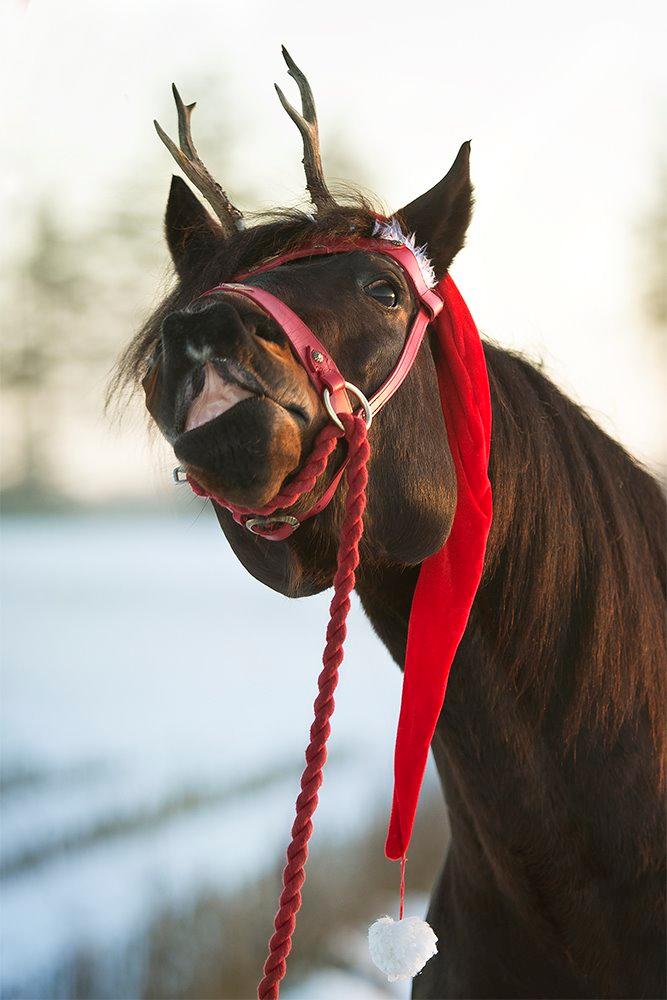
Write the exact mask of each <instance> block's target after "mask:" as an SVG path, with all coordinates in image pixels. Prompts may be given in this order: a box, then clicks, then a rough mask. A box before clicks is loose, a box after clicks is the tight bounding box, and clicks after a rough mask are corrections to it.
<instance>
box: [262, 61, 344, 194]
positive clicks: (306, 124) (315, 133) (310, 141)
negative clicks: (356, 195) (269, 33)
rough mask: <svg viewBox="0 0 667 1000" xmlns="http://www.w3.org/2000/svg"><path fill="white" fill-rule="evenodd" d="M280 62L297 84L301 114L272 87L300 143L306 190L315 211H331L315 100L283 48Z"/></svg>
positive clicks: (277, 88)
mask: <svg viewBox="0 0 667 1000" xmlns="http://www.w3.org/2000/svg"><path fill="white" fill-rule="evenodd" d="M283 58H284V60H285V62H286V63H287V72H288V73H289V75H290V76H291V77H292V78H293V79H294V80H296V83H297V86H298V88H299V93H300V95H301V108H302V112H303V114H301V115H300V114H299V112H298V111H297V110H296V109H295V108H293V107H292V105H291V104H290V103H289V101H288V100H287V98H286V97H285V95H284V94H283V92H282V90H281V89H280V87H279V86H278V84H277V83H276V84H275V88H276V93H277V94H278V97H279V99H280V103H281V104H282V106H283V108H284V109H285V111H286V112H287V114H288V115H289V116H290V118H291V119H292V121H293V122H294V124H295V125H296V127H297V128H298V130H299V132H300V133H301V138H302V139H303V166H304V170H305V173H306V187H307V188H308V191H309V192H310V197H311V199H312V202H313V204H314V205H315V207H316V208H317V209H326V208H331V207H332V206H334V205H335V204H336V201H335V199H334V197H333V195H332V194H331V192H330V191H329V188H328V187H327V184H326V181H325V179H324V170H323V169H322V157H321V154H320V133H319V128H318V125H317V114H316V112H315V100H314V98H313V92H312V90H311V89H310V84H309V83H308V80H307V79H306V77H305V76H304V74H303V73H302V72H301V70H300V69H299V67H298V66H297V65H296V63H295V62H294V60H293V59H292V57H291V55H290V54H289V52H288V51H287V49H286V48H285V46H284V45H283Z"/></svg>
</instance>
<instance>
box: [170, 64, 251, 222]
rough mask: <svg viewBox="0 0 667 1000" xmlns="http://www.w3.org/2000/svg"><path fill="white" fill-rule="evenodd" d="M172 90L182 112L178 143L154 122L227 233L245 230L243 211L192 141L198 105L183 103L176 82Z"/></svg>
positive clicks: (179, 117)
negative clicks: (211, 173) (194, 118)
mask: <svg viewBox="0 0 667 1000" xmlns="http://www.w3.org/2000/svg"><path fill="white" fill-rule="evenodd" d="M171 89H172V91H173V94H174V100H175V101H176V110H177V111H178V142H179V145H180V149H179V148H178V146H177V145H176V144H175V143H174V142H172V141H171V139H170V138H169V136H168V135H167V133H166V132H165V131H164V129H162V128H161V127H160V125H159V124H158V122H156V121H154V122H153V124H154V125H155V129H156V131H157V134H158V135H159V136H160V138H161V139H162V141H163V143H164V144H165V146H166V147H167V149H168V150H169V152H170V153H171V155H172V156H173V157H174V159H175V160H176V162H177V163H178V165H179V167H180V168H181V170H182V171H183V173H184V174H185V175H186V177H189V178H190V180H191V181H192V183H193V184H194V185H195V187H196V188H197V189H198V190H199V191H201V193H202V194H203V196H204V197H205V198H206V200H207V202H208V203H209V205H210V206H211V208H212V209H213V211H214V212H215V214H216V215H217V216H218V218H219V219H220V223H221V225H222V229H223V232H224V234H225V236H231V235H232V234H233V233H234V232H237V231H238V230H239V229H243V228H244V225H243V213H242V212H240V211H239V210H238V208H235V207H234V205H232V203H231V201H230V200H229V198H228V197H227V195H226V193H225V192H224V191H223V190H222V188H221V187H220V185H219V184H218V182H217V181H216V180H214V179H213V177H211V175H210V174H209V172H208V170H207V169H206V167H205V166H204V164H203V163H202V161H201V160H200V159H199V154H198V153H197V150H196V148H195V144H194V142H193V141H192V134H191V132H190V118H191V116H192V112H193V110H194V108H195V106H196V105H195V104H183V101H182V99H181V95H180V94H179V92H178V91H177V89H176V84H174V83H172V85H171Z"/></svg>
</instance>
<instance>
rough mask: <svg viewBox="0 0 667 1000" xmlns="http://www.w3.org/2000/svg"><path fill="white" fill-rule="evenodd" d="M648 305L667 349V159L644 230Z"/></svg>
mask: <svg viewBox="0 0 667 1000" xmlns="http://www.w3.org/2000/svg"><path fill="white" fill-rule="evenodd" d="M640 237H641V243H642V248H643V253H642V257H643V260H642V271H643V288H644V305H645V308H646V314H647V316H648V319H649V321H650V322H651V325H652V326H653V327H654V328H655V330H656V332H657V333H658V335H659V337H660V340H661V342H662V343H661V346H662V349H663V350H664V349H665V348H667V156H663V158H662V160H661V162H660V164H659V167H658V174H657V184H656V191H655V195H654V198H653V204H652V205H651V206H650V208H649V210H648V212H647V213H646V216H645V220H644V223H643V225H642V227H641V234H640Z"/></svg>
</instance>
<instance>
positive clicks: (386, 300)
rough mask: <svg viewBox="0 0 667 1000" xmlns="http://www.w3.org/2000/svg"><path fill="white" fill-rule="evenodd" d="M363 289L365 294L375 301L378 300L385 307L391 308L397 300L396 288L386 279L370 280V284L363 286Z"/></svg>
mask: <svg viewBox="0 0 667 1000" xmlns="http://www.w3.org/2000/svg"><path fill="white" fill-rule="evenodd" d="M364 291H365V292H366V295H370V297H371V298H372V299H375V301H376V302H379V303H380V305H381V306H385V307H386V308H387V309H393V308H394V306H395V305H396V303H397V302H398V292H397V291H396V288H395V287H394V286H393V285H392V283H391V282H390V281H386V280H385V279H384V278H378V279H377V281H371V283H370V285H365V286H364Z"/></svg>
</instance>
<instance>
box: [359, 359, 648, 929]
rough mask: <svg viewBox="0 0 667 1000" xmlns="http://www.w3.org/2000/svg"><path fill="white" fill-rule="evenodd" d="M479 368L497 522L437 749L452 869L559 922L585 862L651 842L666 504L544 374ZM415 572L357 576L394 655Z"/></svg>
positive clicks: (510, 364)
mask: <svg viewBox="0 0 667 1000" xmlns="http://www.w3.org/2000/svg"><path fill="white" fill-rule="evenodd" d="M489 367H490V375H491V385H492V396H493V402H494V443H493V446H492V463H491V478H492V481H493V488H494V511H495V518H494V527H493V529H492V535H491V538H490V542H489V551H488V558H487V567H486V570H485V576H484V579H483V583H482V586H481V588H480V591H479V593H478V596H477V599H476V601H475V605H474V607H473V611H472V614H471V618H470V622H469V625H468V628H467V630H466V634H465V636H464V639H463V641H462V643H461V646H460V648H459V652H458V654H457V657H456V660H455V662H454V665H453V667H452V672H451V676H450V681H449V688H448V692H447V697H446V700H445V706H444V710H443V712H442V715H441V718H440V721H439V725H438V730H437V733H436V738H435V740H434V742H433V751H434V755H435V759H436V763H437V765H438V769H439V771H440V774H441V777H442V779H443V783H444V785H445V791H446V797H447V802H448V807H449V812H450V819H451V825H452V845H453V847H452V853H451V855H450V863H451V864H455V863H456V860H457V859H461V858H462V859H463V863H462V865H461V872H462V875H461V877H462V878H463V877H465V878H471V879H473V881H474V880H478V883H479V884H480V885H481V884H482V883H485V880H486V884H487V888H488V885H493V886H494V890H493V891H498V890H499V889H500V890H501V891H502V893H503V894H504V896H505V897H506V898H507V900H511V901H512V904H513V907H514V909H515V911H516V912H524V913H525V915H526V918H527V919H531V920H533V921H534V920H538V919H540V920H541V919H543V917H542V916H540V915H539V914H538V913H537V912H536V910H535V900H536V899H539V898H540V895H541V893H543V892H548V894H549V898H550V905H551V906H552V908H553V909H552V912H551V915H550V919H553V920H556V921H558V920H559V919H560V917H559V913H558V906H559V900H562V908H563V913H562V916H563V919H565V918H566V912H567V910H568V908H570V909H571V907H572V895H571V894H570V893H571V892H574V890H573V886H576V885H577V884H578V882H580V881H581V879H582V878H583V877H587V874H586V873H584V872H583V871H582V865H585V864H586V860H585V859H586V858H588V859H589V860H590V862H591V863H593V862H594V863H595V864H597V865H599V866H603V867H604V866H605V865H608V866H609V869H610V870H611V869H614V868H616V869H617V868H618V863H619V862H618V858H619V851H621V852H622V851H623V850H624V849H626V848H628V849H629V851H630V852H631V853H632V854H634V856H635V858H636V857H637V856H638V855H637V852H638V851H642V850H644V849H645V851H646V852H647V853H645V854H644V857H646V856H647V855H648V854H650V853H651V851H653V852H655V828H656V824H657V823H659V821H660V816H661V808H660V805H659V798H658V796H657V782H656V776H655V769H654V768H653V764H652V762H653V761H654V760H655V757H656V754H655V748H654V747H653V745H652V739H653V737H652V726H651V721H650V720H651V717H652V716H653V715H654V713H655V711H656V709H659V705H660V701H659V700H658V699H659V693H658V685H659V677H661V676H662V670H663V667H662V663H663V662H664V661H663V660H662V658H661V655H660V640H659V635H660V634H661V632H662V631H663V628H664V625H663V621H662V605H661V601H660V599H659V589H660V588H659V585H658V579H657V575H658V574H657V573H656V567H655V560H654V558H653V554H652V552H651V535H652V534H655V535H656V538H657V539H658V541H657V545H658V546H659V537H660V533H661V530H662V529H661V526H660V525H661V522H662V516H663V513H662V512H663V510H664V505H663V502H662V500H661V498H660V493H659V490H658V489H657V487H656V485H655V484H654V483H653V482H652V481H651V480H650V479H649V477H648V476H646V474H645V473H643V472H642V471H641V470H639V469H637V467H636V466H634V465H633V463H631V461H630V459H629V458H628V457H627V456H626V455H625V453H624V452H622V450H621V449H620V448H619V447H618V446H617V445H616V444H615V443H614V442H612V441H610V440H609V439H608V438H606V436H605V435H604V434H603V433H602V432H601V431H599V429H597V428H596V427H594V426H593V425H592V424H591V423H590V421H588V420H587V418H586V417H585V416H584V415H583V414H582V413H580V411H578V409H577V408H576V407H575V406H574V405H573V404H572V403H570V402H569V401H568V400H566V399H565V398H564V397H563V396H562V395H561V394H560V393H559V392H558V390H556V389H555V387H554V386H552V385H551V384H550V383H548V382H547V380H546V379H545V378H544V377H543V376H542V375H540V374H539V373H538V372H534V371H532V370H531V369H529V368H528V367H527V366H525V365H523V363H521V362H519V361H517V360H516V359H514V358H510V357H509V356H506V355H503V354H502V353H496V352H495V351H490V352H489ZM619 484H620V486H619ZM640 512H641V513H640ZM621 536H622V537H621ZM619 538H620V539H621V540H620V542H619ZM647 538H648V544H647ZM619 546H620V547H622V546H625V549H624V550H621V551H619ZM632 560H634V562H632ZM416 579H417V570H416V569H415V570H413V569H409V570H405V568H400V569H399V568H391V567H385V568H383V569H380V568H378V567H374V570H373V573H372V574H368V578H366V577H365V575H364V574H363V572H362V574H361V576H360V581H359V586H358V591H359V595H360V598H361V601H362V604H363V605H364V608H365V610H366V612H367V614H368V616H369V617H370V619H371V621H372V623H373V625H374V627H375V629H376V631H377V633H378V635H379V636H380V638H381V639H382V641H383V642H384V643H385V645H386V646H387V648H388V649H389V651H390V652H391V654H392V656H393V657H394V659H395V660H396V661H397V662H398V663H399V664H402V661H403V656H404V651H405V643H406V639H407V624H408V617H409V610H410V603H411V599H412V594H413V592H414V586H415V582H416ZM637 588H640V589H641V591H642V599H641V602H640V603H639V604H636V603H634V599H633V607H632V608H631V609H630V610H629V611H628V610H627V609H626V607H625V605H626V604H627V603H628V602H627V599H626V598H625V595H626V594H627V593H629V594H633V598H634V594H635V591H636V589H637ZM434 613H437V609H434ZM637 616H638V617H637ZM635 619H637V620H635ZM605 629H607V630H608V632H605ZM647 637H650V641H649V642H647ZM652 643H655V648H647V647H650V646H651V644H652ZM610 762H613V768H611V769H610V766H609V765H610ZM633 789H634V791H633ZM624 796H627V797H628V799H627V802H626V801H625V798H624ZM635 796H636V797H637V798H635ZM632 802H635V805H634V806H632V804H631V803H632ZM623 810H627V811H628V813H630V812H631V813H632V814H631V815H619V812H622V811H623ZM640 814H641V815H640ZM577 816H579V817H581V818H583V817H586V818H587V822H586V823H584V822H583V819H582V820H581V821H580V822H579V821H577V820H576V817H577ZM573 817H574V818H573ZM652 845H653V846H652ZM633 863H634V862H633ZM552 883H553V884H552ZM556 885H558V888H557V887H556ZM485 891H486V890H485ZM588 919H590V920H594V916H592V915H591V914H588Z"/></svg>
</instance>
